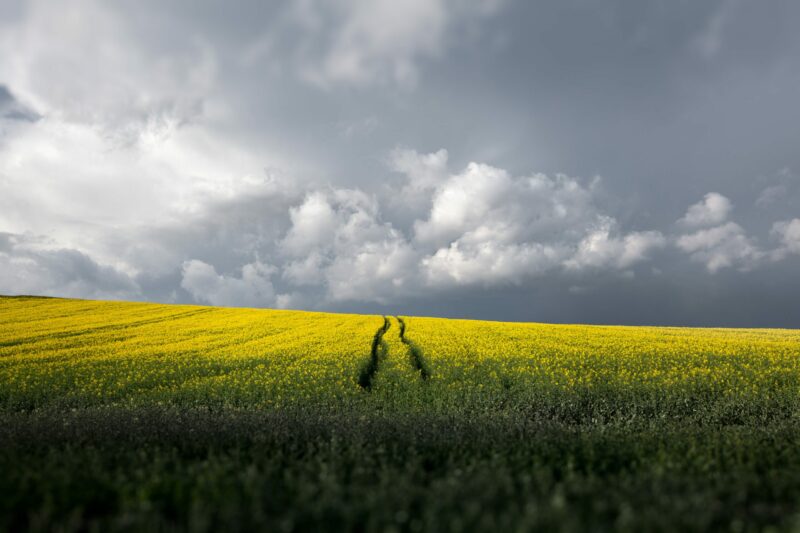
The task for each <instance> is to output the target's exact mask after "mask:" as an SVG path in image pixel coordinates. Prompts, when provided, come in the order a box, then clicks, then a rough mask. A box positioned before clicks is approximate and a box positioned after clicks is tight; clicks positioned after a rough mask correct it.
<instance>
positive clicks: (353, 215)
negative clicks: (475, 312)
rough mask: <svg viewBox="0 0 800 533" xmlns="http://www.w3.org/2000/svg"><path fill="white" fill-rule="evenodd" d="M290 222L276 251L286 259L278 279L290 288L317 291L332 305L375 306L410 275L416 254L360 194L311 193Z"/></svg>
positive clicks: (292, 213)
mask: <svg viewBox="0 0 800 533" xmlns="http://www.w3.org/2000/svg"><path fill="white" fill-rule="evenodd" d="M290 217H291V221H292V224H291V227H290V228H289V230H288V232H287V234H286V237H285V238H284V239H283V240H282V241H281V242H280V245H279V247H280V249H281V250H282V251H283V252H284V253H285V254H286V255H287V256H288V257H289V259H290V260H289V262H288V263H287V264H286V267H285V269H284V271H283V277H284V279H286V280H287V281H288V282H289V283H290V284H292V285H294V286H298V287H302V286H309V285H311V286H313V285H320V286H323V287H325V290H326V291H327V296H328V297H329V298H331V299H334V300H375V301H380V300H381V299H382V298H385V297H387V296H391V295H396V294H398V293H400V292H401V291H402V290H403V289H404V288H405V287H406V286H407V285H408V280H409V278H411V277H413V276H414V275H415V265H414V261H415V258H416V251H415V250H413V249H412V247H411V245H410V244H409V243H408V242H407V241H406V239H405V237H404V236H403V235H402V234H401V233H400V232H399V231H398V230H397V229H395V228H394V227H393V226H392V225H391V224H390V223H388V222H384V221H381V219H380V208H379V204H378V201H377V199H376V198H374V197H370V196H369V195H367V194H365V193H364V192H362V191H358V190H347V189H332V190H329V191H327V192H323V191H316V192H313V193H311V194H309V195H308V196H307V197H306V198H305V200H304V201H303V203H302V204H301V205H299V206H297V207H294V208H292V209H291V210H290Z"/></svg>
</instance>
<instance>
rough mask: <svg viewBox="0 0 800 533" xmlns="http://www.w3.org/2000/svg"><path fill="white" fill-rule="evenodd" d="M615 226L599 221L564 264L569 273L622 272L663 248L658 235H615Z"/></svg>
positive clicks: (663, 240) (653, 233) (663, 242)
mask: <svg viewBox="0 0 800 533" xmlns="http://www.w3.org/2000/svg"><path fill="white" fill-rule="evenodd" d="M615 226H616V223H615V221H614V220H613V219H612V218H609V217H602V218H601V220H600V223H599V225H598V227H597V228H596V229H595V230H592V231H590V232H589V234H588V235H586V237H584V238H583V239H582V240H581V241H580V243H579V244H578V251H577V253H575V255H574V256H573V257H571V258H570V259H568V260H567V261H566V263H565V264H566V266H567V267H568V268H569V269H573V270H576V269H581V268H587V267H588V268H604V267H609V266H610V267H614V268H619V269H625V268H628V267H630V266H633V265H634V264H636V263H639V262H641V261H645V260H647V259H648V256H649V254H650V253H651V252H652V251H654V250H657V249H659V248H663V247H664V246H665V244H666V238H665V237H664V235H663V234H662V233H661V232H659V231H637V232H632V233H628V234H627V235H622V236H620V235H615V233H617V232H616V231H615V230H616V228H615Z"/></svg>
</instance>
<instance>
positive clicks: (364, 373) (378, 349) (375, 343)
mask: <svg viewBox="0 0 800 533" xmlns="http://www.w3.org/2000/svg"><path fill="white" fill-rule="evenodd" d="M391 326H392V323H391V322H390V321H389V319H388V318H387V317H385V316H384V317H383V325H382V326H381V327H380V328H378V331H376V332H375V336H374V337H372V348H371V350H370V354H369V361H367V364H365V365H364V367H363V368H362V369H361V373H360V374H359V376H358V384H359V385H360V386H361V388H362V389H364V390H370V389H372V381H373V380H374V379H375V374H376V373H377V372H378V365H379V364H380V362H381V359H383V358H384V357H386V353H387V347H386V341H384V340H383V335H384V334H385V333H386V332H387V331H388V330H389V328H390V327H391Z"/></svg>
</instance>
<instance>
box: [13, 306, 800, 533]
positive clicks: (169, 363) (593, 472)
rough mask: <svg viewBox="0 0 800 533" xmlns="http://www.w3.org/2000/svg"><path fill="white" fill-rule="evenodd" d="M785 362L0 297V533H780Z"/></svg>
mask: <svg viewBox="0 0 800 533" xmlns="http://www.w3.org/2000/svg"><path fill="white" fill-rule="evenodd" d="M799 356H800V332H798V331H794V330H725V329H686V328H625V327H589V326H555V325H543V324H504V323H491V322H478V321H459V320H444V319H427V318H416V317H386V318H384V317H380V316H361V315H335V314H323V313H302V312H288V311H269V310H247V309H220V308H208V307H198V306H167V305H154V304H139V303H124V302H88V301H80V300H61V299H43V298H0V472H2V473H3V475H2V476H0V495H2V497H1V498H0V529H2V530H7V531H19V530H53V529H58V530H63V531H79V530H103V531H105V530H133V531H144V530H147V531H151V530H191V531H210V530H217V529H221V528H226V529H228V530H232V531H244V530H253V529H267V530H277V531H293V530H308V529H315V530H330V531H334V530H336V531H339V530H358V531H377V530H381V531H384V530H408V531H459V530H530V529H548V530H550V529H552V530H562V531H585V530H587V529H594V530H630V531H641V530H676V529H680V530H726V531H727V530H735V531H742V530H763V529H765V528H775V529H777V530H791V529H793V528H797V527H800V520H798V518H800V515H798V510H800V508H799V507H798V503H800V447H798V446H797V442H800V416H798V415H800V409H799V407H800V398H799V397H798V392H800V357H799ZM365 376H368V383H366V382H365V379H366V378H365Z"/></svg>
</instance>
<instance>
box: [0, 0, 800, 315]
mask: <svg viewBox="0 0 800 533" xmlns="http://www.w3.org/2000/svg"><path fill="white" fill-rule="evenodd" d="M799 24H800V3H798V2H794V1H792V0H775V1H774V2H769V3H767V4H765V3H762V2H747V1H744V0H718V1H707V2H694V1H690V0H669V1H666V0H663V1H641V0H608V1H606V2H595V1H591V0H558V1H555V0H554V1H542V2H528V1H523V0H516V1H514V0H487V1H477V0H476V1H470V0H407V1H403V2H396V1H393V0H328V1H323V0H297V1H292V2H289V1H287V2H261V1H253V2H247V1H245V2H239V3H236V4H235V7H234V5H233V4H230V3H225V2H211V1H195V0H192V1H189V0H186V1H175V2H161V1H155V0H152V1H151V0H145V1H143V0H136V1H133V0H130V1H124V0H123V1H119V2H105V1H100V0H96V1H95V0H85V1H84V0H65V1H63V2H49V1H38V0H24V1H23V0H7V1H4V2H2V3H0V49H2V50H4V53H3V54H2V55H0V294H35V295H49V296H64V297H78V298H92V299H122V300H137V301H153V302H168V303H197V304H210V305H220V306H246V307H268V308H287V309H308V310H324V311H338V312H359V313H391V314H409V315H433V316H450V317H466V318H481V319H493V320H515V321H537V322H571V323H597V324H633V325H637V324H654V325H689V326H758V327H768V326H772V327H800V31H798V30H797V28H798V25H799Z"/></svg>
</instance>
